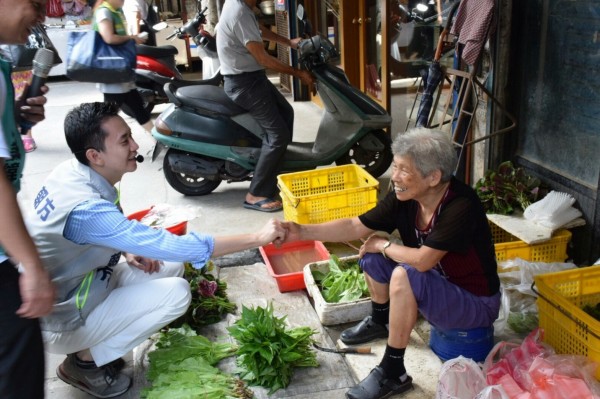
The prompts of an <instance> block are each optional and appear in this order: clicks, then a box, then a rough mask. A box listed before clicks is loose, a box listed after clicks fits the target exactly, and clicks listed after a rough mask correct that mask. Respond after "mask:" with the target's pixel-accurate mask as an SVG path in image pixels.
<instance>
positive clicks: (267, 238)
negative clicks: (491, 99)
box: [256, 219, 286, 245]
mask: <svg viewBox="0 0 600 399" xmlns="http://www.w3.org/2000/svg"><path fill="white" fill-rule="evenodd" d="M256 234H257V235H258V241H259V242H261V243H262V244H268V243H271V242H272V243H273V244H275V245H281V244H282V243H283V241H285V234H286V229H284V228H283V226H282V223H281V221H279V220H277V219H271V220H269V221H268V222H267V224H265V225H264V226H263V227H262V228H261V229H260V230H259V231H258V232H257V233H256Z"/></svg>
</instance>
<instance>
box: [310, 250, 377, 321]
mask: <svg viewBox="0 0 600 399" xmlns="http://www.w3.org/2000/svg"><path fill="white" fill-rule="evenodd" d="M356 260H358V256H357V255H354V256H347V257H343V258H340V262H345V261H346V262H347V261H356ZM314 270H318V271H320V272H322V273H327V272H329V261H321V262H314V263H309V264H307V265H306V266H304V283H305V284H306V289H307V291H308V294H309V295H310V296H311V297H312V298H313V301H314V307H315V311H316V312H317V316H319V320H320V321H321V324H322V325H324V326H332V325H336V324H344V323H350V322H353V321H359V320H362V319H364V318H365V317H367V316H368V315H370V314H371V308H372V306H371V298H362V299H358V300H356V301H351V302H342V303H328V302H326V301H325V299H324V298H323V295H322V294H321V291H320V290H319V287H318V286H317V283H316V282H315V279H314V277H313V275H312V272H313V271H314Z"/></svg>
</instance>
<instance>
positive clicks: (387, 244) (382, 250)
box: [381, 240, 392, 259]
mask: <svg viewBox="0 0 600 399" xmlns="http://www.w3.org/2000/svg"><path fill="white" fill-rule="evenodd" d="M390 245H392V242H391V241H389V240H388V242H386V243H385V244H383V247H381V254H382V255H383V257H384V258H386V259H389V258H388V257H387V255H386V254H385V250H386V249H388V247H389V246H390Z"/></svg>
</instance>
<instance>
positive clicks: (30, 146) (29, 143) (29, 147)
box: [21, 129, 37, 152]
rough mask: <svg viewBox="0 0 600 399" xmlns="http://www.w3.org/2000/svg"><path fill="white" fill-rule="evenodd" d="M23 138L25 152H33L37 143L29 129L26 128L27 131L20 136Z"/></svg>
mask: <svg viewBox="0 0 600 399" xmlns="http://www.w3.org/2000/svg"><path fill="white" fill-rule="evenodd" d="M21 139H22V140H23V147H24V148H25V152H33V151H35V149H36V148H37V144H36V143H35V140H34V139H33V136H32V135H31V129H29V130H27V133H25V134H23V135H22V136H21Z"/></svg>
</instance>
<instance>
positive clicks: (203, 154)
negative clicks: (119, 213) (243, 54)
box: [152, 36, 392, 195]
mask: <svg viewBox="0 0 600 399" xmlns="http://www.w3.org/2000/svg"><path fill="white" fill-rule="evenodd" d="M298 55H299V62H300V64H301V66H302V67H303V68H305V69H307V70H309V71H311V72H312V73H313V74H314V76H315V78H316V86H317V92H318V94H319V96H320V97H321V100H322V102H323V105H324V110H323V114H322V117H321V122H320V125H319V129H318V132H317V135H316V139H315V141H314V142H310V143H300V142H292V143H291V144H290V145H289V146H288V148H287V151H286V153H285V155H284V160H283V172H293V171H302V170H309V169H314V168H316V167H318V166H324V165H330V164H332V163H333V162H335V163H336V164H338V165H342V164H349V163H355V164H358V165H361V166H363V167H364V168H365V169H366V170H367V171H368V172H369V173H370V174H371V175H373V176H375V177H378V176H380V175H381V174H383V173H384V172H385V171H386V170H387V169H388V167H389V165H390V163H391V161H392V152H391V148H390V146H391V138H390V134H389V133H388V132H386V131H385V130H384V129H387V128H390V126H391V123H392V118H391V117H390V115H389V114H388V113H387V112H386V110H385V109H384V108H382V107H381V106H380V105H379V104H377V103H376V102H374V101H373V100H372V99H371V98H370V97H368V96H367V95H366V94H364V93H363V92H361V91H360V90H358V89H356V88H355V87H353V86H352V85H351V84H350V82H349V81H348V78H347V77H346V75H345V73H344V72H343V70H341V69H340V68H338V67H336V66H334V65H332V64H331V61H334V60H335V59H337V58H338V57H339V54H338V52H337V50H336V49H335V47H334V46H333V44H332V43H331V42H330V41H329V40H327V39H326V38H323V37H320V36H313V37H312V38H310V39H305V40H303V41H301V42H300V43H299V46H298ZM165 92H166V94H167V96H168V97H169V100H170V102H171V103H172V105H170V106H169V108H167V109H166V110H165V111H164V112H162V113H161V114H160V115H159V117H158V118H157V119H156V122H155V127H154V129H153V130H152V135H153V136H154V138H156V140H157V148H161V147H163V146H164V147H168V151H167V153H166V154H165V157H164V161H163V172H164V174H165V178H166V179H167V182H168V183H169V184H170V185H171V187H173V188H174V189H175V190H177V191H178V192H180V193H182V194H185V195H206V194H209V193H211V192H212V191H213V190H215V189H216V188H217V187H218V186H219V184H220V183H221V181H223V180H226V181H227V182H228V183H231V182H240V181H246V180H250V179H251V178H252V174H253V170H254V167H255V165H256V162H257V160H258V158H259V155H260V150H261V146H262V139H261V137H262V136H263V130H262V128H261V127H260V126H259V124H258V123H257V122H256V121H255V120H254V118H253V117H252V116H251V115H250V113H248V112H247V111H246V110H245V109H242V108H240V107H239V106H238V105H236V104H235V103H234V102H233V101H231V100H230V99H229V97H228V96H227V95H226V94H225V92H224V90H223V88H222V87H217V86H206V85H205V86H189V87H182V88H179V89H177V88H176V87H175V86H174V85H172V84H167V85H165ZM159 151H160V150H159ZM159 151H155V154H153V159H154V158H156V156H157V155H158V152H159Z"/></svg>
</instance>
